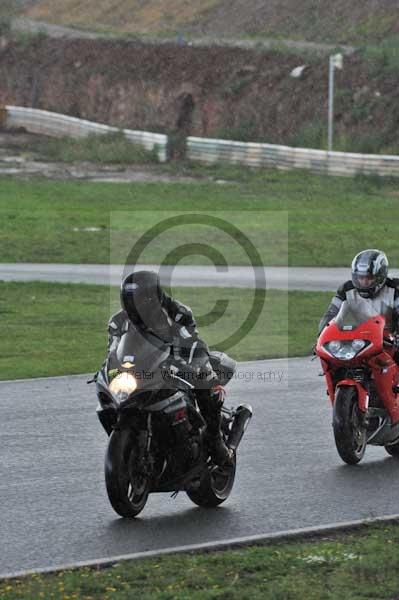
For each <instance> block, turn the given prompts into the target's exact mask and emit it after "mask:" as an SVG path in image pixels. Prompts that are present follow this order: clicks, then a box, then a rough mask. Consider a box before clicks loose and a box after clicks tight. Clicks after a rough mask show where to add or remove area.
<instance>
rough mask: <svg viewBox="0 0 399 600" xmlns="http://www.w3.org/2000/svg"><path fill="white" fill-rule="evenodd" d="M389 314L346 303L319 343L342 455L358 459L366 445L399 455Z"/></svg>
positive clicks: (398, 381)
mask: <svg viewBox="0 0 399 600" xmlns="http://www.w3.org/2000/svg"><path fill="white" fill-rule="evenodd" d="M396 352H397V348H396V346H395V339H394V336H393V335H392V334H391V333H390V332H389V331H388V330H387V329H386V328H385V318H384V317H383V316H381V315H376V314H373V311H372V309H370V307H369V306H368V305H367V303H364V305H363V306H362V305H361V306H360V307H359V308H358V307H356V310H354V309H353V307H350V306H349V304H348V302H346V301H345V302H343V304H342V306H341V309H340V311H339V313H338V315H337V316H336V317H335V319H333V320H332V321H331V322H330V323H329V324H328V325H327V326H326V327H325V328H324V329H323V331H322V333H321V334H320V337H319V339H318V341H317V345H316V354H317V355H318V356H319V358H320V360H321V364H322V367H323V372H324V376H325V378H326V382H327V394H328V396H329V398H330V401H331V404H332V406H333V429H334V438H335V444H336V447H337V450H338V453H339V455H340V457H341V458H342V460H343V461H344V462H346V463H348V464H350V465H354V464H356V463H358V462H359V461H360V460H361V459H362V458H363V455H364V453H365V450H366V445H367V444H372V445H376V446H384V447H385V450H386V451H387V452H388V454H390V455H391V456H394V457H397V458H399V368H398V365H397V363H396V361H395V359H394V357H395V354H396Z"/></svg>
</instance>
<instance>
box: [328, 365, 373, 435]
mask: <svg viewBox="0 0 399 600" xmlns="http://www.w3.org/2000/svg"><path fill="white" fill-rule="evenodd" d="M322 367H323V371H324V375H325V378H326V382H327V394H328V397H329V399H330V402H331V404H332V405H334V402H335V395H336V393H337V391H338V389H339V388H340V387H354V388H356V392H357V402H358V407H359V410H360V413H361V415H362V416H363V425H365V426H367V424H368V422H367V411H368V407H369V393H368V390H367V389H366V388H365V387H364V385H363V384H361V383H360V382H359V381H355V380H354V379H350V378H348V379H341V380H340V381H338V382H337V383H336V385H334V381H333V377H332V371H331V370H330V367H329V365H328V363H327V362H326V361H324V360H323V361H322Z"/></svg>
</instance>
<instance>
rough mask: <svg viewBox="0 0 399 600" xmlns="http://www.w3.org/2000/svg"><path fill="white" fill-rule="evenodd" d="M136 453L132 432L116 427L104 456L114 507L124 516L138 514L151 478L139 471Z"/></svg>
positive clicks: (145, 499)
mask: <svg viewBox="0 0 399 600" xmlns="http://www.w3.org/2000/svg"><path fill="white" fill-rule="evenodd" d="M136 457H137V451H136V447H135V445H134V443H133V440H132V439H131V434H130V432H129V431H128V430H122V431H114V432H113V433H112V434H111V437H110V439H109V443H108V448H107V453H106V457H105V485H106V488H107V494H108V498H109V501H110V503H111V505H112V508H113V509H114V510H115V512H117V513H118V515H120V516H121V517H135V516H136V515H138V514H139V513H140V512H141V511H142V510H143V508H144V506H145V504H146V502H147V498H148V493H149V481H148V478H147V476H146V475H145V474H144V473H140V472H139V470H138V468H137V460H136Z"/></svg>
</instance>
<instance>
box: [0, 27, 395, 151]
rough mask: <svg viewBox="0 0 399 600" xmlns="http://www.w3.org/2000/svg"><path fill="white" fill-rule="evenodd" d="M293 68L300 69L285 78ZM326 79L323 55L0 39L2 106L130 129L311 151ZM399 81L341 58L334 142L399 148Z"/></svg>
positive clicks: (323, 112)
mask: <svg viewBox="0 0 399 600" xmlns="http://www.w3.org/2000/svg"><path fill="white" fill-rule="evenodd" d="M299 65H308V66H307V68H306V69H305V70H304V71H303V74H302V76H301V77H300V78H293V77H292V76H291V75H290V73H291V71H292V70H293V69H294V68H295V67H298V66H299ZM327 80H328V76H327V60H326V59H325V58H324V59H312V60H310V59H309V57H305V56H302V57H301V56H294V55H292V54H289V53H285V54H284V53H279V52H274V53H273V52H270V51H268V52H261V51H256V50H242V49H235V48H222V47H213V48H193V47H190V46H188V45H180V46H179V45H177V44H160V45H150V44H143V43H139V42H133V41H115V40H63V39H61V40H55V39H49V38H45V37H42V36H39V37H37V38H33V39H22V40H21V39H20V40H19V41H18V40H15V39H14V40H13V39H11V38H6V37H4V38H2V39H1V40H0V104H15V105H20V106H32V107H36V108H43V109H47V110H52V111H56V112H62V113H65V114H68V115H73V116H77V117H81V118H87V119H91V120H94V121H98V122H103V123H107V124H111V125H115V126H123V127H129V128H133V129H146V130H150V131H159V132H166V133H172V132H176V131H180V132H182V133H184V134H191V135H200V136H210V137H227V138H233V139H234V138H235V139H246V140H252V141H256V140H259V141H265V142H270V143H287V144H297V145H298V144H300V143H304V142H306V141H307V140H310V145H315V144H316V143H317V140H311V139H310V138H311V137H312V136H315V135H316V134H317V131H318V128H319V129H320V131H324V129H325V123H326V116H327ZM398 84H399V72H398V71H394V70H392V69H388V68H387V69H386V70H384V68H377V67H376V65H374V66H373V65H372V64H371V63H365V62H362V61H361V59H360V58H359V57H358V56H356V55H354V56H351V57H348V58H346V59H345V65H344V70H343V71H337V72H336V133H337V135H339V136H341V138H342V139H347V140H349V141H350V142H353V141H356V139H361V138H365V137H366V138H367V136H368V137H369V138H370V139H375V140H377V141H378V140H379V139H384V144H386V145H389V144H391V145H395V144H396V145H398V146H399V127H398V125H399V102H398V100H399V98H398V96H399V85H398ZM351 149H353V150H356V149H359V148H356V147H351ZM376 149H377V148H376ZM360 150H361V149H360ZM363 150H364V149H363ZM366 150H367V149H366Z"/></svg>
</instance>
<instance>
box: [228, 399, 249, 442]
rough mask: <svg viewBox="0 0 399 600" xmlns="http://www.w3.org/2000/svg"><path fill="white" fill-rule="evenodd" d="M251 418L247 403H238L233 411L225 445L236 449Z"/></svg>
mask: <svg viewBox="0 0 399 600" xmlns="http://www.w3.org/2000/svg"><path fill="white" fill-rule="evenodd" d="M251 418H252V407H251V406H250V405H249V404H240V406H238V407H237V410H236V412H235V415H234V421H233V425H232V426H231V430H230V433H229V437H228V438H227V446H228V447H229V448H231V450H234V451H235V450H237V448H238V446H239V444H240V442H241V439H242V436H243V435H244V432H245V430H246V428H247V427H248V423H249V422H250V420H251Z"/></svg>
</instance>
